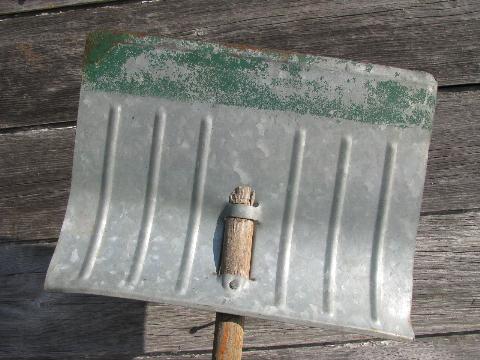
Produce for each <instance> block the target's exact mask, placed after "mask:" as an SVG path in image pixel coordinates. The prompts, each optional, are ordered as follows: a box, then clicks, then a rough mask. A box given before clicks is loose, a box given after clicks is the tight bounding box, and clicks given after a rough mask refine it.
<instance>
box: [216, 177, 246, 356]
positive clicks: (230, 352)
mask: <svg viewBox="0 0 480 360" xmlns="http://www.w3.org/2000/svg"><path fill="white" fill-rule="evenodd" d="M229 202H230V203H231V204H244V205H250V206H253V204H254V202H255V192H254V191H253V190H252V188H251V187H250V186H238V187H237V188H235V190H234V191H233V192H232V193H231V194H230V198H229ZM254 232H255V222H254V221H253V220H248V219H240V218H234V217H227V218H226V219H225V231H224V235H223V246H222V260H221V265H220V274H230V275H236V276H241V277H243V278H246V279H249V277H250V263H251V258H252V245H253V236H254ZM242 346H243V317H242V316H239V315H230V314H224V313H217V316H216V319H215V335H214V341H213V353H212V359H215V360H220V359H225V360H227V359H228V360H233V359H241V357H242Z"/></svg>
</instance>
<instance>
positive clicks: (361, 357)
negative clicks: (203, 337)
mask: <svg viewBox="0 0 480 360" xmlns="http://www.w3.org/2000/svg"><path fill="white" fill-rule="evenodd" d="M479 351H480V334H465V335H452V336H439V337H425V338H421V339H417V340H416V341H415V342H409V343H400V342H395V341H380V340H376V341H360V342H356V343H348V344H337V345H318V346H306V347H299V348H281V349H255V350H249V349H246V351H244V353H243V354H244V355H243V359H256V360H258V359H259V360H262V359H285V360H286V359H332V360H340V359H358V360H384V359H395V360H411V359H425V360H444V359H451V360H461V359H465V360H470V359H475V358H477V357H478V353H479ZM134 359H135V360H167V359H199V360H202V359H205V360H206V359H210V354H208V353H200V354H195V353H193V354H179V355H172V354H158V355H155V354H152V355H148V354H146V355H143V356H137V357H135V358H134Z"/></svg>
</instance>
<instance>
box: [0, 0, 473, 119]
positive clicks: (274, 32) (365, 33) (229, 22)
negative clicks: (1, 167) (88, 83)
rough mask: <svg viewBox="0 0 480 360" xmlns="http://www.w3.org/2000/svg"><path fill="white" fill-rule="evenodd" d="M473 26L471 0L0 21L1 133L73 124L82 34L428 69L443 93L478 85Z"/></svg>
mask: <svg viewBox="0 0 480 360" xmlns="http://www.w3.org/2000/svg"><path fill="white" fill-rule="evenodd" d="M213 14H214V15H213ZM479 19H480V2H478V1H476V0H459V1H455V2H447V1H437V0H429V1H422V2H418V1H417V0H402V1H396V2H391V1H386V0H377V1H368V0H361V1H355V2H332V1H313V0H304V1H294V0H291V1H286V0H285V1H281V2H264V1H260V0H250V1H247V2H229V3H225V2H223V1H216V0H202V1H191V0H183V1H162V2H145V3H143V2H141V3H133V4H124V3H122V4H115V3H113V4H111V5H109V6H105V7H94V8H90V9H85V8H77V9H75V8H72V10H68V11H65V12H55V13H52V14H47V15H44V16H35V17H15V18H8V19H4V20H3V21H1V22H0V49H1V50H0V64H1V65H0V66H1V67H2V70H1V72H2V82H0V86H1V89H0V90H1V93H2V101H1V102H0V128H7V127H15V126H24V125H31V124H43V123H46V122H48V123H52V122H58V121H65V120H66V119H68V121H70V120H73V119H74V118H75V115H76V109H77V103H78V91H79V87H80V78H81V74H80V67H81V59H82V54H83V48H84V39H85V34H86V33H87V32H91V31H94V30H98V29H117V30H123V31H136V32H146V33H154V34H162V35H165V36H170V37H178V38H189V39H201V40H209V41H217V42H225V43H235V44H248V45H252V46H259V47H267V48H273V49H280V50H292V51H299V52H307V53H313V54H318V55H325V56H334V57H342V58H350V59H353V60H359V61H369V62H374V63H380V64H386V65H393V66H399V67H404V68H409V69H417V70H425V71H428V72H431V73H432V74H433V75H434V76H435V77H436V78H437V79H438V81H439V83H440V84H441V85H448V84H464V83H477V82H480V62H479V61H478V58H479V57H480V42H478V34H479V33H480V21H479ZM7 69H8V71H7Z"/></svg>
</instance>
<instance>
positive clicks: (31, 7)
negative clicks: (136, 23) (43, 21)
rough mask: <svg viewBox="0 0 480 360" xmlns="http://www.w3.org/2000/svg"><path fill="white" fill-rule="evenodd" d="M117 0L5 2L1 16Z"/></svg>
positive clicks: (1, 5) (2, 2)
mask: <svg viewBox="0 0 480 360" xmlns="http://www.w3.org/2000/svg"><path fill="white" fill-rule="evenodd" d="M113 1H116V0H3V1H1V2H0V15H7V14H18V13H23V12H27V11H38V10H53V9H57V8H60V7H66V6H78V5H85V4H95V3H96V4H98V3H105V2H113Z"/></svg>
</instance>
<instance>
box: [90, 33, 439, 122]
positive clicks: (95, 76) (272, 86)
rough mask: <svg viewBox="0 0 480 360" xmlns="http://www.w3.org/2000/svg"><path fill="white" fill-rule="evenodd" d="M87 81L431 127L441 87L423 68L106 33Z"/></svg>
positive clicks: (94, 49) (97, 37)
mask: <svg viewBox="0 0 480 360" xmlns="http://www.w3.org/2000/svg"><path fill="white" fill-rule="evenodd" d="M83 86H84V88H85V89H88V90H94V91H95V90H96V91H107V92H115V93H123V94H132V95H139V96H158V97H162V98H166V99H170V100H177V101H185V102H189V103H194V102H202V103H212V104H224V105H234V106H242V107H249V108H256V109H265V110H280V111H292V112H296V113H299V114H312V115H318V116H325V117H330V118H335V119H340V120H341V119H346V120H354V121H360V122H366V123H372V124H381V125H394V126H399V127H406V126H420V127H422V128H426V129H430V128H431V125H432V119H433V112H434V108H435V102H436V89H437V85H436V82H435V80H434V79H433V78H432V77H431V76H430V75H428V74H426V73H422V72H412V71H407V70H400V69H395V68H389V67H383V66H378V65H371V64H363V63H355V62H351V61H345V60H338V59H332V58H325V57H318V56H311V55H300V54H285V53H279V52H272V51H265V50H263V51H261V50H251V49H238V48H231V47H226V46H220V45H216V44H210V43H197V42H191V41H184V40H172V39H164V38H155V37H150V36H148V37H142V36H135V35H130V34H115V33H109V32H98V33H92V34H90V35H89V37H88V39H87V46H86V54H85V61H84V82H83Z"/></svg>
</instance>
